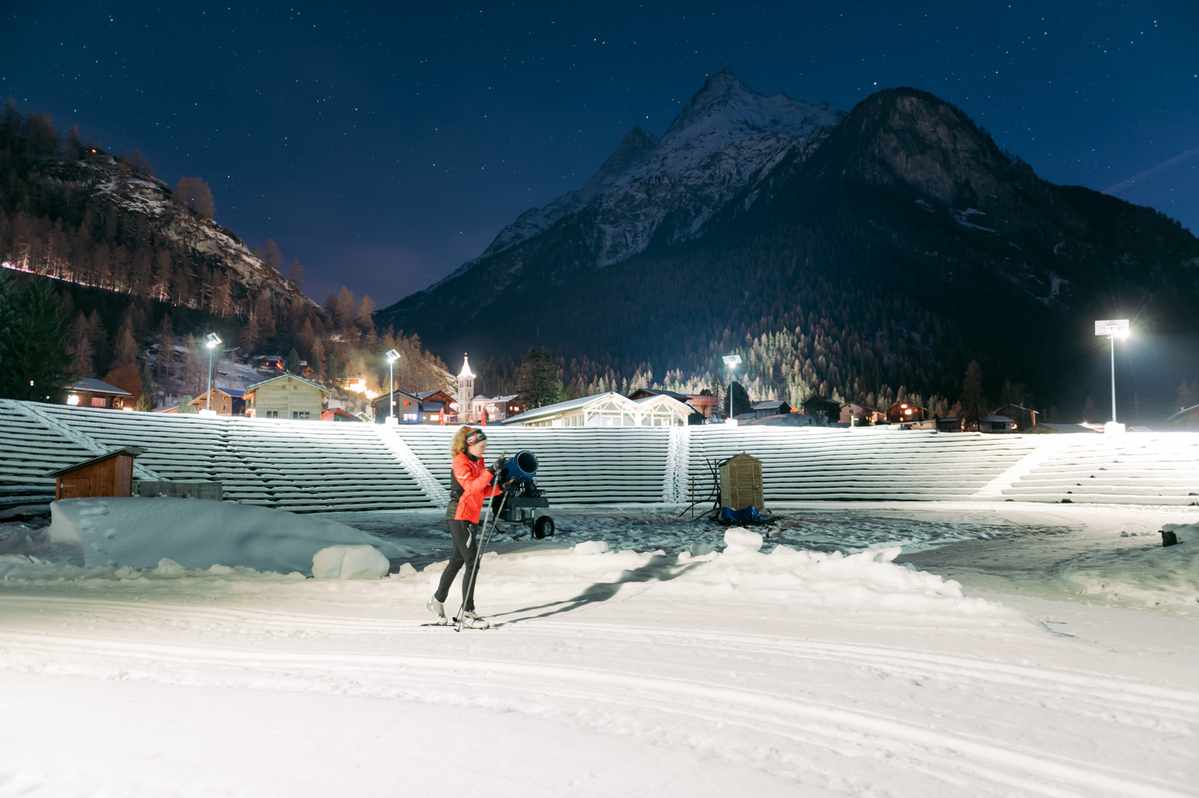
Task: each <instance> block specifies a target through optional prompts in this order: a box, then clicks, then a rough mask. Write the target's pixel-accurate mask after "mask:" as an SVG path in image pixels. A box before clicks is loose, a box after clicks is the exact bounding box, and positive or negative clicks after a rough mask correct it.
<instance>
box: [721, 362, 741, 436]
mask: <svg viewBox="0 0 1199 798" xmlns="http://www.w3.org/2000/svg"><path fill="white" fill-rule="evenodd" d="M724 365H725V366H727V367H728V370H729V417H728V419H727V423H729V424H736V423H737V422H736V419H734V413H733V377H734V375H735V374H736V372H737V367H738V366H740V365H741V355H738V354H736V353H734V354H731V355H725V356H724Z"/></svg>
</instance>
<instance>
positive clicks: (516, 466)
mask: <svg viewBox="0 0 1199 798" xmlns="http://www.w3.org/2000/svg"><path fill="white" fill-rule="evenodd" d="M501 473H502V476H501V478H500V480H499V481H500V482H509V481H511V480H515V481H517V482H526V483H527V482H532V481H533V478H534V477H535V476H537V455H535V454H533V453H532V452H530V451H529V450H528V449H521V450H520V451H519V452H517V453H516V454H514V455H512V456H511V457H509V458H507V459H506V460H504V465H503V468H502V469H501Z"/></svg>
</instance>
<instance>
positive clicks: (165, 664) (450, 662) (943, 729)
mask: <svg viewBox="0 0 1199 798" xmlns="http://www.w3.org/2000/svg"><path fill="white" fill-rule="evenodd" d="M301 584H303V583H301ZM307 584H308V585H312V584H313V583H307ZM324 592H326V593H327V592H328V591H324ZM638 596H639V594H638V593H633V594H632V595H631V597H629V598H627V599H626V600H623V601H612V602H607V603H606V604H604V605H603V606H595V607H589V608H587V609H586V610H584V611H583V612H574V613H572V614H571V615H570V616H569V617H570V618H571V620H567V619H564V618H563V617H560V616H554V615H553V614H552V613H553V606H552V605H553V604H554V602H548V603H547V602H538V601H536V600H534V601H533V606H531V607H527V606H525V604H526V602H518V603H519V604H520V606H519V607H507V606H495V610H496V612H495V614H493V615H492V616H491V617H492V618H493V621H494V622H495V623H496V624H497V628H495V629H492V630H487V631H477V630H467V631H464V632H463V633H462V634H460V635H455V634H452V633H450V632H449V631H448V630H438V629H430V628H422V627H421V626H420V624H421V623H423V622H425V621H426V620H427V619H426V618H425V617H423V616H420V615H410V613H411V609H410V608H411V607H412V606H413V605H412V604H411V603H410V602H401V605H402V606H403V607H404V609H401V610H399V611H396V608H394V607H390V606H387V604H386V603H380V602H373V603H371V604H369V605H365V606H364V602H362V601H360V600H359V601H355V600H354V599H353V597H352V596H350V595H341V594H340V591H338V590H332V593H331V594H329V595H327V596H324V597H316V596H309V597H308V598H306V599H303V600H302V601H301V602H300V605H301V606H295V607H293V608H292V609H288V610H276V609H269V610H268V609H258V608H254V607H251V606H238V605H237V603H236V602H222V603H221V604H222V605H221V606H213V604H212V603H210V602H191V601H188V602H185V603H180V602H162V601H157V600H154V599H152V598H130V599H118V600H114V599H104V598H99V597H96V598H92V597H90V596H82V597H80V596H68V595H53V591H49V592H47V593H46V594H45V595H6V596H5V597H4V602H3V604H2V605H0V606H2V607H3V610H4V613H5V621H6V622H5V623H4V625H3V631H0V662H2V663H3V665H4V670H5V678H6V680H8V681H10V683H11V684H13V685H14V686H24V687H26V688H30V689H35V692H36V690H37V689H39V688H42V689H41V692H42V693H43V694H44V693H45V689H49V688H52V689H54V690H55V692H56V694H65V695H69V694H70V693H71V685H72V684H75V683H77V682H79V681H81V680H87V681H89V682H94V680H97V679H100V680H103V681H104V682H105V684H106V685H107V686H106V687H105V688H104V690H103V691H100V692H102V693H104V694H105V695H109V694H111V695H112V696H113V700H114V701H116V702H118V703H119V702H120V700H122V697H124V700H126V701H137V700H139V696H141V695H142V694H143V693H144V691H146V690H150V691H151V694H153V695H158V696H159V698H160V699H161V700H163V701H165V702H166V705H164V706H162V707H161V708H160V710H161V711H163V712H167V713H173V712H174V711H175V709H174V708H173V707H172V706H170V704H171V703H172V702H175V701H179V700H183V698H181V697H186V696H188V695H189V692H188V691H194V692H196V693H197V694H198V695H201V696H203V702H204V704H205V706H206V711H207V712H213V713H216V715H218V716H219V715H221V714H222V713H223V712H225V711H230V712H233V711H235V710H236V709H238V707H239V704H240V702H242V701H243V700H246V699H247V697H250V696H257V697H262V696H263V694H264V693H269V694H272V695H275V694H279V693H282V694H285V695H286V696H287V701H286V704H287V706H288V707H290V710H289V711H291V712H293V713H295V715H296V720H297V722H298V723H301V724H302V723H303V722H304V721H303V718H305V717H306V716H310V715H311V716H313V717H316V716H328V715H329V713H330V711H331V709H330V707H331V705H332V706H336V705H337V704H338V703H339V702H344V701H347V700H352V703H351V705H350V706H356V705H357V704H358V703H363V702H365V703H366V704H370V705H374V706H375V707H376V708H381V707H386V708H387V712H386V713H384V717H388V716H390V717H391V718H392V719H393V721H392V722H393V723H394V724H396V726H403V725H405V724H406V723H407V722H408V720H406V719H409V718H413V717H421V718H423V719H424V720H423V722H426V723H430V724H433V727H432V728H428V729H427V730H426V731H427V732H428V734H430V735H431V736H432V738H436V737H438V736H439V735H441V734H446V735H450V734H453V733H455V730H454V724H453V723H452V722H449V721H447V720H446V718H452V717H456V713H457V712H458V711H460V710H462V709H468V710H470V711H469V713H467V715H468V717H469V718H471V721H470V722H471V724H475V723H478V724H481V725H482V726H483V727H487V726H489V724H490V723H491V721H492V720H496V721H497V723H498V724H499V726H500V727H511V723H510V719H511V718H512V716H516V717H519V718H525V719H527V720H528V721H530V722H534V725H535V727H536V728H538V729H539V730H540V734H542V735H545V736H544V738H543V739H541V740H540V741H539V742H537V743H535V744H533V746H532V747H531V748H530V749H529V750H528V751H527V755H526V758H524V759H520V760H517V761H514V762H512V763H511V766H512V767H513V768H519V769H520V771H521V772H520V773H519V774H517V773H513V774H512V778H513V779H515V782H514V783H516V782H520V783H525V784H528V785H529V787H530V790H529V791H528V792H529V794H534V795H538V794H546V795H549V794H553V792H552V790H551V789H550V785H552V784H558V785H561V784H563V783H564V782H563V781H562V778H563V773H562V770H563V769H564V768H565V769H566V770H567V771H571V770H573V769H575V768H581V769H582V770H581V771H580V772H579V773H576V774H575V775H578V776H581V775H584V772H585V771H586V769H587V768H588V767H598V766H597V765H594V764H590V765H589V764H587V763H588V762H589V761H590V760H589V756H590V754H589V753H588V751H589V750H590V749H591V747H592V746H595V747H598V748H599V749H600V750H603V751H609V752H610V753H611V754H612V755H616V754H618V753H619V752H620V751H623V750H625V748H626V747H628V748H633V749H638V750H642V751H646V750H648V751H650V752H653V755H654V756H656V757H658V760H659V762H660V763H668V762H671V761H672V757H677V756H683V757H684V759H685V760H686V762H685V763H684V764H679V765H678V767H680V768H683V771H682V772H680V773H677V774H675V776H674V778H675V781H673V782H672V783H673V784H674V785H675V787H676V788H677V790H678V792H677V794H702V795H708V794H711V795H718V794H722V793H721V792H720V790H718V789H716V788H722V789H724V790H727V789H728V788H729V786H730V783H729V777H730V774H733V775H735V774H741V777H743V778H744V779H748V781H746V782H744V783H745V784H747V785H749V784H752V785H754V787H755V789H756V790H758V791H759V792H758V794H778V795H783V794H796V793H795V792H794V790H795V789H796V788H802V789H803V792H801V793H799V794H805V795H824V794H864V795H913V794H929V795H931V794H949V793H952V792H956V793H958V794H971V795H1013V794H1018V795H1043V796H1072V795H1111V796H1183V795H1193V794H1194V792H1193V784H1194V781H1193V778H1194V776H1195V775H1196V765H1195V760H1194V758H1193V757H1192V758H1190V759H1189V760H1188V759H1185V758H1179V754H1180V750H1179V749H1178V748H1177V747H1176V746H1174V745H1171V744H1169V743H1168V741H1169V740H1170V739H1172V738H1173V739H1177V740H1179V741H1180V742H1181V741H1183V740H1186V739H1193V734H1194V730H1195V729H1196V728H1197V727H1199V692H1196V691H1194V690H1190V689H1185V688H1180V687H1177V686H1170V685H1168V684H1162V683H1159V682H1155V681H1152V680H1149V679H1146V678H1140V676H1141V673H1140V670H1139V669H1138V668H1137V667H1136V661H1137V659H1136V656H1135V655H1134V654H1132V653H1122V652H1112V651H1106V652H1105V651H1104V650H1103V649H1104V646H1102V645H1094V644H1080V643H1079V642H1078V641H1074V640H1065V639H1063V638H1059V637H1055V636H1052V635H1046V634H1043V632H1042V630H1040V629H1039V628H1036V627H1034V626H1033V625H1032V624H1028V623H1027V622H1025V621H1024V620H1023V619H1020V620H1013V621H1012V622H1011V623H1004V624H1000V625H999V626H996V625H994V624H990V625H988V626H986V628H972V626H971V625H969V624H966V623H964V622H962V621H960V620H959V621H955V622H949V623H948V624H946V623H942V622H935V621H930V622H928V623H921V622H919V621H917V622H915V623H913V624H911V625H910V626H905V625H904V624H903V623H902V622H898V621H897V620H896V619H895V618H894V617H882V616H879V617H873V618H872V617H870V616H865V617H863V616H862V615H860V614H858V615H854V616H852V617H851V618H850V619H849V620H848V621H847V622H844V623H835V622H834V621H835V619H832V618H828V619H820V618H818V617H815V616H812V615H811V614H804V616H805V617H793V616H790V615H788V613H787V612H786V611H785V610H783V609H782V608H776V607H765V606H755V605H752V604H747V605H745V606H741V607H737V608H735V610H734V612H733V613H731V614H730V612H729V608H728V607H723V608H721V607H718V606H717V605H715V604H714V605H713V606H711V607H704V606H702V605H701V606H690V607H686V608H680V607H670V606H663V605H660V604H658V605H647V603H645V602H641V601H638ZM542 604H545V605H546V606H541V605H542ZM274 605H275V603H272V606H274ZM321 605H325V606H321ZM329 605H331V606H329ZM356 607H358V608H361V610H360V611H358V612H351V611H350V610H353V609H354V608H356ZM647 613H648V614H647ZM580 615H582V616H584V619H583V620H574V618H577V617H578V616H580ZM705 617H706V618H709V619H711V618H716V619H718V620H716V621H715V622H708V623H706V624H705V625H704V626H703V627H699V626H697V625H696V624H695V622H696V621H697V619H701V618H705ZM531 620H535V621H536V622H529V621H531ZM732 624H737V625H738V626H743V628H741V629H735V628H731V626H732ZM1005 649H1010V650H1011V651H1013V652H1018V653H1016V654H1013V655H1005V654H1004V653H1003V652H1004V650H1005ZM1090 656H1096V657H1104V660H1103V664H1104V666H1105V668H1106V672H1100V671H1098V670H1093V669H1091V668H1087V667H1084V666H1083V665H1084V664H1085V659H1086V658H1087V657H1090ZM1113 664H1118V665H1119V666H1120V667H1116V668H1113V667H1111V666H1112V665H1113ZM1121 669H1125V670H1124V674H1125V675H1123V676H1114V675H1113V672H1120V671H1121ZM159 687H170V688H172V691H170V692H161V693H154V692H153V689H154V688H159ZM177 688H183V689H182V690H177ZM93 692H94V691H93ZM87 700H99V701H100V703H101V704H103V703H104V702H105V701H106V700H107V699H92V698H88V699H87ZM252 703H253V702H252V700H251V704H252ZM230 704H232V706H230ZM51 709H52V710H53V711H60V712H62V715H63V717H62V722H63V723H68V722H69V721H70V718H71V717H72V715H73V714H77V713H78V712H80V711H83V712H86V711H87V708H86V707H83V708H80V707H78V706H61V705H57V704H56V705H54V706H52V707H51ZM430 710H431V711H430ZM443 710H444V711H443ZM368 714H369V713H368ZM239 717H240V720H239V725H240V726H241V728H239V729H236V730H235V729H229V731H228V733H229V734H230V735H231V738H230V739H231V740H239V739H242V738H249V737H251V736H253V734H255V733H259V732H262V733H265V732H266V730H268V729H273V728H275V727H277V726H279V725H280V724H279V719H278V718H274V717H270V716H267V717H261V716H255V715H254V714H253V713H245V714H243V715H241V716H239ZM505 718H508V720H506V719H505ZM439 719H440V720H439ZM346 720H347V722H348V723H350V724H351V725H359V724H364V725H362V726H361V727H359V728H357V730H356V732H355V733H354V734H355V736H358V735H361V734H363V731H364V729H365V730H367V731H370V730H372V729H374V727H373V726H372V725H371V724H372V723H373V722H374V721H371V720H369V718H365V717H363V718H358V719H357V720H355V719H354V718H350V717H347V719H346ZM180 722H182V723H184V724H187V723H190V722H191V721H190V720H188V719H187V718H181V720H180ZM521 723H524V721H521ZM440 724H444V725H440ZM560 729H567V730H571V731H570V732H569V733H570V734H581V735H582V737H583V740H584V743H583V744H582V747H581V748H579V749H577V750H573V749H571V750H566V751H563V750H561V749H560V745H559V741H558V740H557V738H556V737H555V736H554V733H555V730H560ZM18 731H19V730H17V729H10V730H9V731H8V732H6V733H3V734H0V738H7V739H3V743H4V750H6V751H9V752H13V753H15V752H19V751H20V750H21V749H22V745H23V744H22V743H21V742H19V741H17V740H13V739H11V738H12V737H14V736H16V734H15V733H16V732H18ZM276 731H277V729H276ZM375 731H378V732H379V733H380V734H383V733H385V732H386V728H383V729H376V730H375ZM394 731H395V729H394V728H392V729H391V732H394ZM1100 731H1101V733H1099V734H1097V732H1100ZM290 733H291V734H300V732H299V731H298V730H297V731H292V732H290ZM346 733H349V732H348V731H346V730H343V729H338V728H321V727H320V726H319V725H317V726H314V727H311V728H307V729H306V730H304V731H303V734H305V735H308V736H310V737H315V739H317V740H324V741H325V743H326V744H327V745H329V746H330V749H331V752H334V753H338V754H340V755H345V754H346V751H345V750H344V745H343V744H342V743H340V742H339V741H338V737H339V735H343V734H346ZM113 734H114V735H116V736H117V737H118V738H120V737H122V736H125V735H126V734H127V732H123V731H119V730H117V729H114V731H113ZM131 736H132V737H133V738H134V739H136V737H137V735H136V733H133V734H132V735H131ZM367 736H368V737H369V735H367ZM186 739H187V738H186V736H185V735H183V736H181V737H180V738H179V741H180V742H181V743H183V742H184V741H185V740H186ZM445 742H446V743H447V746H448V749H449V750H458V746H459V745H461V743H458V744H455V741H454V740H452V739H451V740H446V741H445ZM476 743H477V745H478V746H479V747H480V748H482V749H484V751H486V750H489V749H490V750H494V749H495V748H496V746H497V745H499V743H498V741H492V740H487V739H481V740H478V741H476ZM365 744H366V745H367V746H368V748H369V745H370V743H369V742H368V743H365ZM24 745H28V743H25V744H24ZM1184 745H1185V746H1187V747H1188V749H1189V745H1190V744H1189V743H1184ZM613 746H615V747H614V748H613ZM501 747H502V746H501ZM467 750H469V747H468V748H467ZM366 753H368V754H370V755H372V756H379V757H384V756H386V752H385V751H383V750H377V751H376V750H370V751H368V752H366ZM405 756H406V754H405V752H403V751H391V752H390V757H391V763H390V765H389V767H392V766H397V767H399V768H401V769H403V767H404V762H405ZM482 756H483V759H484V760H486V759H487V755H486V754H485V753H484V754H482ZM651 758H652V757H651ZM380 764H383V763H380ZM467 767H468V768H469V766H467ZM608 767H611V768H617V769H620V768H621V767H622V765H621V763H620V762H609V763H608ZM297 768H298V771H297V772H300V773H302V772H304V771H305V766H304V765H302V764H297ZM7 769H8V770H9V772H8V773H6V772H5V771H6V767H5V766H3V765H0V796H5V798H7V797H8V796H10V795H13V796H15V795H29V796H43V795H61V794H65V793H62V792H60V791H59V790H61V788H62V787H63V784H64V781H63V777H62V774H57V775H55V774H46V776H45V781H42V782H40V783H39V781H38V778H37V777H36V776H34V775H33V774H32V773H31V772H29V771H28V770H24V771H14V770H13V768H12V767H11V766H10V767H9V768H7ZM488 772H489V773H492V777H494V772H493V771H491V770H488ZM591 775H592V776H593V777H594V778H590V779H587V778H584V779H582V781H580V782H579V784H578V785H577V786H578V788H579V794H583V795H593V794H594V795H599V794H604V792H605V791H607V790H610V789H612V787H613V784H614V783H615V782H614V781H613V779H614V778H615V776H614V775H613V774H608V775H606V776H605V775H604V774H603V773H602V772H601V771H597V772H595V773H592V774H591ZM450 779H451V781H453V777H450ZM522 779H523V780H524V781H522ZM542 780H544V782H545V788H544V790H539V789H538V787H537V785H538V784H539V783H541V781H542ZM203 783H204V782H203V779H201V780H200V782H199V783H195V784H192V785H190V787H202V786H203ZM218 783H219V780H218ZM286 783H287V779H286V778H285V779H284V780H283V782H282V783H281V784H280V786H284V784H286ZM722 785H723V787H722ZM475 786H476V788H479V789H476V790H474V791H473V792H472V791H471V790H468V793H470V794H506V792H505V790H501V789H496V790H488V789H482V788H481V786H482V785H478V784H476V785H475ZM626 786H627V785H626ZM181 787H182V785H181ZM947 791H948V792H947ZM300 792H302V793H304V794H313V793H312V792H310V791H308V790H305V789H301V790H300ZM168 794H175V793H168ZM177 794H193V793H192V792H189V791H188V790H182V789H181V791H180V792H179V793H177ZM194 794H204V792H203V790H200V791H198V792H195V793H194ZM369 794H375V793H373V792H370V793H369ZM378 794H386V793H385V792H382V791H380V792H379V793H378Z"/></svg>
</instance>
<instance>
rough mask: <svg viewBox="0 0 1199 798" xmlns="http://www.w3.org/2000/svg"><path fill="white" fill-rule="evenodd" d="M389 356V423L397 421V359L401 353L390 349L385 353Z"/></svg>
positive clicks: (386, 356)
mask: <svg viewBox="0 0 1199 798" xmlns="http://www.w3.org/2000/svg"><path fill="white" fill-rule="evenodd" d="M383 357H385V358H387V380H388V388H389V390H388V392H387V423H388V424H394V423H396V361H397V360H399V359H400V353H399V352H397V351H396V350H394V349H388V350H387V353H386V354H385V355H383Z"/></svg>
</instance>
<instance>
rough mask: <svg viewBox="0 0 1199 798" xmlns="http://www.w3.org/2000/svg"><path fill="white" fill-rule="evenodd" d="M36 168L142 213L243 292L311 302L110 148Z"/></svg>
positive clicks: (91, 198)
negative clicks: (217, 267) (222, 271)
mask: <svg viewBox="0 0 1199 798" xmlns="http://www.w3.org/2000/svg"><path fill="white" fill-rule="evenodd" d="M39 174H40V175H41V176H42V178H43V179H44V180H45V181H46V182H47V183H51V184H55V185H57V186H58V187H60V188H68V189H70V190H73V191H81V192H84V193H85V194H86V198H85V200H84V201H85V202H100V203H104V204H107V205H110V206H113V207H115V208H116V209H118V210H119V211H121V212H123V213H126V214H130V215H131V216H133V217H135V218H136V217H141V219H140V221H139V222H137V224H140V225H144V226H145V228H147V229H149V230H152V231H153V232H154V234H155V235H157V236H159V237H161V238H162V239H164V240H166V241H170V242H173V243H174V244H175V245H176V246H177V247H178V248H179V249H181V250H187V251H191V252H193V253H195V254H196V255H198V256H199V257H201V258H204V259H207V260H209V261H210V262H212V263H215V264H219V265H220V267H221V268H223V269H226V270H228V272H229V275H230V279H231V281H232V284H233V285H234V286H239V287H241V288H242V289H243V290H244V291H245V292H248V293H253V294H256V293H258V292H259V291H262V290H264V289H265V290H267V291H268V292H270V293H273V294H275V295H277V296H279V297H281V298H285V299H290V298H292V297H299V298H300V299H301V301H303V302H306V303H308V304H309V305H313V306H315V303H313V302H312V300H310V299H308V298H307V297H305V296H303V294H301V293H300V292H299V291H298V290H296V288H295V286H293V285H292V284H291V283H290V282H289V281H288V280H287V279H286V278H285V277H284V276H283V275H282V274H281V273H280V272H279V271H278V269H276V268H274V267H272V266H271V265H270V264H268V263H265V262H264V261H263V260H262V258H260V257H258V256H257V255H255V254H254V253H253V252H251V251H250V248H249V247H247V246H246V245H245V244H244V243H243V242H242V241H241V239H239V238H238V237H237V236H236V235H234V234H233V233H232V232H231V231H229V230H227V229H225V228H224V227H222V226H221V225H219V224H217V223H216V222H215V221H213V220H212V219H209V218H206V217H204V216H201V215H199V214H196V213H193V212H191V211H189V210H187V209H186V208H184V207H182V206H181V205H180V204H179V203H178V202H176V201H175V200H174V198H173V192H172V190H171V188H170V187H169V186H167V184H166V183H164V182H163V181H161V180H159V179H158V178H155V177H151V176H149V175H145V174H141V173H139V172H136V171H133V170H132V169H131V168H130V167H129V166H128V165H127V164H125V163H123V162H121V161H118V160H117V159H116V158H114V157H113V156H112V155H109V154H108V153H105V152H103V151H100V150H96V151H95V152H94V153H92V154H88V155H85V156H84V157H81V158H80V159H78V160H63V161H48V162H45V163H43V164H42V165H41V166H40V167H39Z"/></svg>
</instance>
